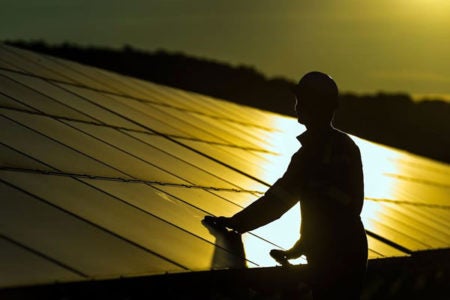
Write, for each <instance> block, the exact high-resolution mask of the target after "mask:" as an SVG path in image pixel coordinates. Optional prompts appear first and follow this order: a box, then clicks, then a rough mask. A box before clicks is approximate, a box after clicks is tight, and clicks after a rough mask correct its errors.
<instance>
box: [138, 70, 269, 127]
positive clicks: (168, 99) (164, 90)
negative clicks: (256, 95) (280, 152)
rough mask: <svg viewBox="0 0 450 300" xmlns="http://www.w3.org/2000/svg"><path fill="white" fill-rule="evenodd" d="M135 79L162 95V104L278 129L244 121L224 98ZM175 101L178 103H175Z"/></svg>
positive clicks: (209, 115)
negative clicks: (219, 104) (215, 103)
mask: <svg viewBox="0 0 450 300" xmlns="http://www.w3.org/2000/svg"><path fill="white" fill-rule="evenodd" d="M134 81H137V82H138V83H139V84H141V85H142V86H143V87H145V88H146V89H147V90H149V91H151V96H152V97H156V96H157V95H159V97H162V98H161V100H160V101H157V103H159V104H161V105H165V106H168V107H172V108H174V109H179V110H181V111H189V112H192V113H193V114H199V115H203V116H208V117H210V118H213V119H216V120H218V121H221V120H225V121H230V122H233V123H236V124H241V125H244V126H248V127H253V128H259V129H261V130H265V131H269V132H273V131H277V129H276V128H271V127H268V126H264V125H263V124H259V123H256V122H255V123H250V122H245V121H243V119H242V114H241V113H239V112H236V111H234V110H232V109H231V108H232V107H234V103H232V102H229V101H226V100H223V99H210V98H209V97H205V95H201V94H197V93H195V92H192V91H189V92H186V91H183V90H180V89H177V88H173V87H169V86H164V85H157V84H155V83H152V82H148V81H143V80H136V79H134ZM155 88H156V89H155ZM191 94H193V95H195V97H192V95H191ZM212 101H215V102H219V103H221V104H222V105H221V106H220V107H219V106H216V105H211V102H212ZM152 103H154V102H152ZM174 103H176V104H175V105H174ZM247 109H248V110H249V111H253V112H255V113H256V112H258V110H256V109H253V108H251V107H247ZM231 116H234V118H231Z"/></svg>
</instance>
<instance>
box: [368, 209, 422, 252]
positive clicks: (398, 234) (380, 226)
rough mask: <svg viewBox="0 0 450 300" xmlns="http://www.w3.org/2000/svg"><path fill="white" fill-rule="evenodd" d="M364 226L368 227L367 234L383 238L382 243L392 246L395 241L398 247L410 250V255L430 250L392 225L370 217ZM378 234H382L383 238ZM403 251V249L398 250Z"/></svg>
mask: <svg viewBox="0 0 450 300" xmlns="http://www.w3.org/2000/svg"><path fill="white" fill-rule="evenodd" d="M364 224H365V225H366V226H367V227H366V232H367V234H369V235H372V237H375V238H377V239H380V237H382V239H381V240H382V241H384V242H386V241H389V243H390V244H393V243H394V241H399V242H395V244H396V245H400V246H401V247H403V248H405V249H408V251H409V252H410V253H412V252H413V251H417V250H424V249H428V248H429V246H428V245H426V244H425V243H424V242H423V241H421V240H419V239H417V238H416V237H413V236H410V235H407V234H405V233H404V232H402V231H400V229H398V228H395V227H393V226H392V225H390V224H389V225H387V224H385V223H382V222H380V221H378V220H375V219H372V218H370V217H368V218H365V222H364ZM378 232H380V233H382V234H383V235H382V236H381V235H380V234H378ZM398 249H401V248H398Z"/></svg>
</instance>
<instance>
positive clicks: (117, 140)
mask: <svg viewBox="0 0 450 300" xmlns="http://www.w3.org/2000/svg"><path fill="white" fill-rule="evenodd" d="M65 124H67V125H68V126H71V127H72V128H74V129H77V130H79V131H81V132H83V133H85V134H86V135H88V136H90V137H92V138H94V139H96V140H98V141H101V142H103V143H105V144H107V145H109V146H111V147H113V148H115V149H117V150H119V151H122V152H123V153H125V154H128V155H130V156H132V157H134V158H136V159H138V160H140V161H141V162H142V163H145V164H149V165H151V166H153V167H155V168H158V169H160V170H161V171H165V172H168V173H170V174H172V175H174V176H177V177H180V178H182V179H184V180H185V181H186V182H188V183H190V184H192V185H199V184H201V181H200V180H205V181H206V180H207V181H208V182H209V183H210V184H211V185H213V186H214V184H216V186H217V187H219V188H220V187H231V185H232V183H229V182H227V181H225V180H223V179H222V178H221V177H219V176H217V175H215V174H213V173H210V172H206V171H205V170H203V169H201V168H198V167H197V166H196V165H194V164H192V163H188V162H184V161H182V160H180V159H178V158H177V157H175V156H173V155H170V154H169V153H166V152H164V151H161V150H159V149H158V148H156V147H153V146H151V145H149V144H145V143H143V142H141V141H140V140H138V139H135V138H134V137H133V136H130V135H126V134H123V133H122V132H120V131H117V130H113V129H109V128H95V129H96V132H95V133H93V132H92V130H91V131H89V129H91V128H87V127H88V125H87V126H84V128H83V126H81V125H85V124H78V126H73V124H68V123H65ZM103 129H106V130H110V132H107V133H106V134H108V133H109V134H112V135H111V136H110V137H106V134H103V135H102V137H100V136H99V134H100V133H102V130H103ZM116 133H118V134H116ZM119 135H121V136H119ZM123 137H128V138H127V139H124V138H123ZM121 138H122V140H121ZM107 139H108V140H107ZM124 145H127V147H130V146H131V147H130V148H131V149H133V151H130V150H127V149H125V148H124V147H123V146H124ZM139 148H141V149H139ZM137 152H139V153H137ZM145 152H147V153H145ZM178 168H183V169H184V170H185V174H186V173H187V174H189V175H188V176H186V175H179V174H178V173H177V172H176V171H177V170H179V169H178ZM202 177H206V178H205V179H203V178H202ZM219 184H221V185H222V186H220V185H219ZM233 186H234V185H233ZM234 188H238V186H234Z"/></svg>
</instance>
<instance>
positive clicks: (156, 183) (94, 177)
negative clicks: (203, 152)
mask: <svg viewBox="0 0 450 300" xmlns="http://www.w3.org/2000/svg"><path fill="white" fill-rule="evenodd" d="M0 145H2V146H3V145H4V144H2V143H0ZM4 146H7V147H8V148H10V147H9V146H8V145H4ZM10 149H11V150H12V151H16V152H18V153H20V154H23V155H24V156H28V155H27V154H25V153H22V152H20V151H18V150H16V149H14V148H10ZM28 157H30V158H31V159H34V160H36V161H38V162H40V161H39V160H37V159H36V158H34V157H31V156H28ZM40 163H42V164H43V165H46V166H48V167H49V168H50V169H40V168H23V167H15V166H7V165H6V166H0V171H12V172H23V173H30V174H39V175H53V176H64V177H71V178H79V179H92V180H106V181H116V182H122V183H143V184H147V185H151V186H152V187H155V186H161V187H179V188H180V187H181V188H186V189H199V190H204V191H213V192H234V193H243V194H248V195H253V196H255V195H262V192H260V191H256V190H245V189H239V188H225V187H216V186H202V185H195V184H188V183H170V182H164V181H156V180H145V179H139V178H124V177H108V176H101V175H91V174H83V173H73V172H67V171H59V170H56V169H54V168H52V167H51V166H50V165H47V164H45V163H44V162H40ZM223 199H224V200H226V201H229V200H227V199H225V198H223ZM229 202H231V201H229ZM231 203H234V202H231Z"/></svg>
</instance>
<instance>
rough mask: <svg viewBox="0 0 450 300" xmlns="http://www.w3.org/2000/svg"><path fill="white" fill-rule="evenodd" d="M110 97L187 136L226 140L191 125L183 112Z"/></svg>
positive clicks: (209, 139) (206, 139)
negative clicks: (179, 112)
mask: <svg viewBox="0 0 450 300" xmlns="http://www.w3.org/2000/svg"><path fill="white" fill-rule="evenodd" d="M112 97H113V98H114V99H116V100H118V101H120V102H121V103H123V104H125V105H128V106H130V107H132V108H133V109H135V110H136V111H140V112H142V113H143V114H145V115H146V116H147V117H148V118H151V119H156V120H159V121H161V122H163V123H165V124H167V125H170V126H173V127H175V129H176V130H177V131H179V132H186V135H187V136H192V137H194V138H197V139H200V140H205V141H211V142H222V143H225V142H227V140H226V139H224V138H222V137H221V136H219V135H217V134H214V133H211V132H209V131H208V130H207V128H205V127H201V126H197V125H192V124H191V123H189V121H188V118H187V116H186V115H185V114H183V115H182V116H181V117H180V116H175V115H174V114H171V113H170V112H168V111H165V113H164V112H163V111H162V108H161V109H159V108H157V107H150V109H149V107H148V106H144V105H142V104H141V103H138V102H133V101H127V99H121V98H117V97H114V96H112ZM172 113H175V111H172Z"/></svg>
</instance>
